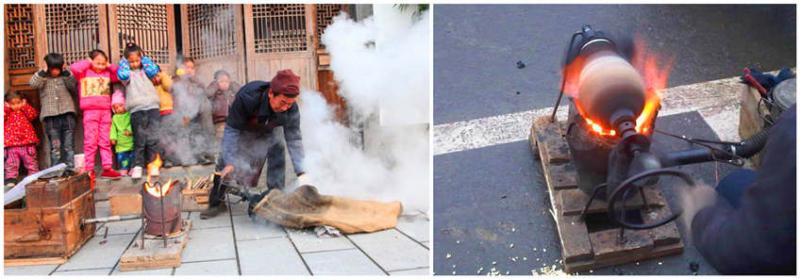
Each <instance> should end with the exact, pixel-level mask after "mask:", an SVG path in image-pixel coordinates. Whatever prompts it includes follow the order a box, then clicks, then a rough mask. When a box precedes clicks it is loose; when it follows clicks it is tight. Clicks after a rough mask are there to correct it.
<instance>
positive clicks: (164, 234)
mask: <svg viewBox="0 0 800 279" xmlns="http://www.w3.org/2000/svg"><path fill="white" fill-rule="evenodd" d="M156 184H158V193H159V194H161V198H159V199H158V201H159V202H160V203H161V238H162V239H163V240H164V248H167V227H166V225H167V220H166V218H164V188H163V186H164V185H162V184H161V182H158V181H156ZM178 214H180V213H178Z"/></svg>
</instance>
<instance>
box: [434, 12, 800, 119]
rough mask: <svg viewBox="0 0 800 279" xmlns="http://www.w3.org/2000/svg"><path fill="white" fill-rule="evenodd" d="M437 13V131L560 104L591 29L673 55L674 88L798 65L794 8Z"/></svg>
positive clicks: (435, 49)
mask: <svg viewBox="0 0 800 279" xmlns="http://www.w3.org/2000/svg"><path fill="white" fill-rule="evenodd" d="M434 13H435V14H434V115H435V116H434V122H435V124H441V123H450V122H455V121H462V120H469V119H475V118H480V117H487V116H492V115H498V114H506V113H511V112H518V111H524V110H529V109H534V108H542V107H547V106H552V105H553V103H554V102H555V98H556V94H557V93H558V86H559V85H560V84H559V81H560V71H561V63H562V61H563V59H564V52H565V51H566V45H567V44H568V43H569V38H570V36H571V34H572V33H573V32H575V31H576V30H578V29H579V28H580V27H581V26H582V25H583V24H591V25H592V26H593V27H595V28H596V29H598V30H603V31H604V32H607V33H611V34H616V35H620V36H622V35H626V34H627V35H630V34H640V35H641V36H642V38H644V39H645V40H646V41H647V42H648V44H649V46H650V48H651V49H653V50H654V51H655V52H657V53H660V54H664V55H670V56H673V57H674V58H675V64H674V67H673V70H672V74H671V75H670V79H669V87H673V86H676V85H683V84H690V83H696V82H701V81H708V80H714V79H720V78H726V77H731V76H736V75H740V74H741V70H742V68H743V67H745V66H750V65H754V66H756V67H759V68H761V69H769V70H774V69H778V68H780V67H784V66H788V67H793V66H795V60H796V59H795V56H796V43H795V41H796V30H795V29H796V23H795V22H796V11H795V6H794V5H772V6H765V5H436V6H435V7H434ZM517 61H522V62H523V63H525V65H526V67H525V68H523V69H518V68H517V66H516V63H517ZM517 92H519V94H517Z"/></svg>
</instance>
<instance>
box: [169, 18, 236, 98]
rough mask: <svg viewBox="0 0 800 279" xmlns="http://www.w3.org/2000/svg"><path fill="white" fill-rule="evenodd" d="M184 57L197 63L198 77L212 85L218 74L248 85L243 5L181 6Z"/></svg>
mask: <svg viewBox="0 0 800 279" xmlns="http://www.w3.org/2000/svg"><path fill="white" fill-rule="evenodd" d="M181 29H182V31H183V32H182V33H183V41H182V46H183V53H184V55H186V56H188V57H192V58H193V59H194V60H195V64H196V66H197V67H196V71H197V77H198V78H199V79H200V80H202V81H204V82H210V81H211V80H212V79H213V77H214V72H216V71H217V70H225V71H227V72H228V73H230V74H231V78H232V79H233V80H236V81H238V82H239V83H240V84H243V83H244V82H245V81H246V78H247V76H246V74H245V58H244V28H243V27H242V5H229V4H184V5H181Z"/></svg>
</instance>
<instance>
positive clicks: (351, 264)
mask: <svg viewBox="0 0 800 279" xmlns="http://www.w3.org/2000/svg"><path fill="white" fill-rule="evenodd" d="M302 256H303V259H305V261H306V264H307V265H308V268H309V269H311V273H313V274H314V275H346V276H350V275H386V273H385V272H384V271H383V270H381V269H380V268H379V267H378V266H377V265H375V263H374V262H372V260H370V259H369V258H368V257H367V256H366V255H364V253H361V251H359V250H358V249H355V248H353V249H350V250H339V251H327V252H315V253H305V254H302Z"/></svg>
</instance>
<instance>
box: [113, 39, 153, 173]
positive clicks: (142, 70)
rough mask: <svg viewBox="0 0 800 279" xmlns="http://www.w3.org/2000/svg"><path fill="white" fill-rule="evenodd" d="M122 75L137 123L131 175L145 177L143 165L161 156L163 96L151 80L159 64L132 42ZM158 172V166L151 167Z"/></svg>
mask: <svg viewBox="0 0 800 279" xmlns="http://www.w3.org/2000/svg"><path fill="white" fill-rule="evenodd" d="M119 65H120V70H119V73H118V77H119V79H120V80H121V81H122V83H123V84H125V108H126V109H127V110H128V111H129V112H130V114H131V126H132V127H133V146H134V147H133V150H134V154H133V170H131V178H134V179H138V178H141V177H142V171H143V167H145V164H146V163H151V162H153V161H154V160H156V159H157V158H160V155H159V154H161V153H163V152H161V151H160V147H159V145H158V141H159V136H158V132H159V131H158V126H159V123H158V122H159V117H160V113H159V106H160V102H161V100H160V98H159V96H158V92H157V91H156V88H155V86H153V82H152V81H151V80H150V79H152V78H154V77H155V76H156V75H157V74H158V66H157V65H156V64H155V63H153V61H152V60H151V59H150V57H147V56H144V51H143V50H142V49H141V48H140V47H139V46H138V45H136V44H134V43H128V44H127V45H126V47H125V52H124V53H123V59H122V60H121V61H120V62H119ZM148 172H149V173H148V175H152V176H158V175H159V170H158V168H153V169H148Z"/></svg>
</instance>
